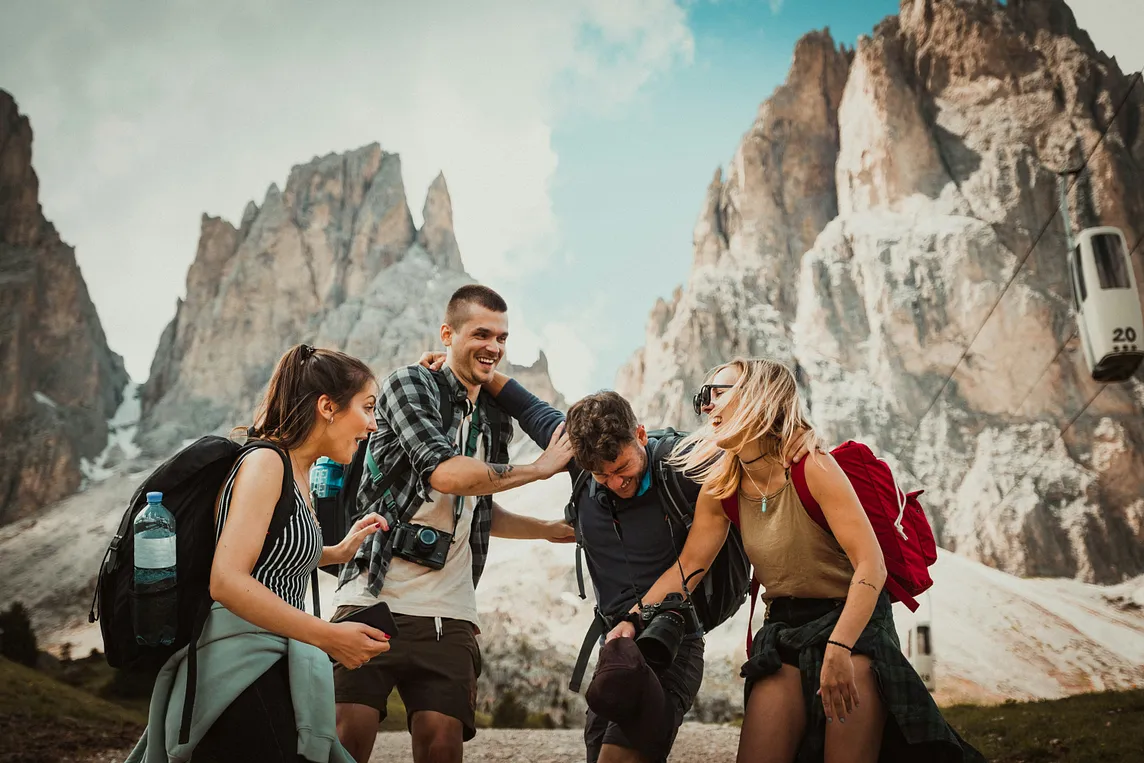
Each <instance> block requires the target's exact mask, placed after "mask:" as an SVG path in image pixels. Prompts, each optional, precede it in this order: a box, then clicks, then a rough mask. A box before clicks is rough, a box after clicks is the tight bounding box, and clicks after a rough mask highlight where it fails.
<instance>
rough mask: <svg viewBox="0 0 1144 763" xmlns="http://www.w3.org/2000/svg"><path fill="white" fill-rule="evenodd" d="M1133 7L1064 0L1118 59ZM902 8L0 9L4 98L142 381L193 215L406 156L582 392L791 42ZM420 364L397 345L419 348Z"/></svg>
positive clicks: (181, 1)
mask: <svg viewBox="0 0 1144 763" xmlns="http://www.w3.org/2000/svg"><path fill="white" fill-rule="evenodd" d="M1138 2H1139V0H1074V2H1072V3H1070V5H1071V7H1072V8H1073V9H1074V12H1075V13H1076V15H1077V18H1078V21H1079V22H1080V24H1081V26H1082V27H1084V28H1086V29H1088V31H1089V32H1090V34H1091V35H1092V37H1093V39H1094V41H1095V42H1096V44H1097V47H1100V48H1103V49H1104V50H1105V51H1106V52H1108V53H1110V54H1113V55H1116V56H1117V57H1118V60H1119V61H1120V65H1121V68H1122V69H1123V70H1125V71H1135V70H1137V69H1139V68H1141V67H1142V66H1144V46H1140V45H1139V44H1138V34H1137V33H1136V32H1133V31H1132V30H1131V29H1130V27H1131V26H1132V25H1127V24H1124V23H1123V19H1125V18H1131V17H1135V16H1136V15H1138V9H1137V3H1138ZM897 7H898V3H897V2H896V0H803V2H794V1H793V0H790V1H787V2H784V0H624V2H617V1H616V0H543V1H541V0H495V2H492V1H490V2H484V3H474V2H466V1H465V0H417V1H416V2H412V1H410V2H368V1H366V0H343V1H341V2H335V3H313V2H308V1H306V0H229V1H228V2H221V1H220V0H170V1H168V2H163V3H139V2H136V1H135V0H107V1H104V2H99V1H93V2H74V1H73V0H37V1H36V2H26V1H25V0H0V18H2V19H3V20H4V23H3V24H2V25H0V88H4V89H6V90H8V91H9V92H11V93H12V94H13V95H14V96H15V98H16V101H17V103H18V104H19V107H20V109H21V111H22V112H23V113H24V114H26V115H28V117H29V118H30V120H31V122H32V129H33V132H34V135H35V138H34V141H35V142H34V146H33V162H34V165H35V169H36V171H37V174H38V175H39V178H40V199H41V203H42V204H43V207H44V211H45V214H46V216H47V217H48V219H49V220H51V221H52V222H53V223H55V225H56V227H57V229H58V230H59V231H60V234H61V236H62V237H63V238H64V240H65V241H67V242H68V243H70V244H72V245H73V246H74V247H75V249H76V258H77V260H78V262H79V264H80V267H81V269H82V271H83V275H84V278H85V280H86V282H87V284H88V288H89V290H90V292H91V296H92V299H93V301H94V302H95V305H96V307H97V309H98V311H99V315H100V318H101V320H102V323H103V327H104V330H105V332H106V334H107V336H108V341H109V343H110V345H111V347H112V349H113V350H115V351H116V352H119V353H120V354H122V355H123V356H124V358H125V361H126V364H127V368H128V371H129V372H130V374H131V376H132V378H133V379H135V380H136V381H143V380H145V379H146V377H147V375H148V373H149V369H150V364H151V360H152V357H153V355H154V353H155V349H156V346H157V344H158V340H159V335H160V333H161V332H162V330H163V327H164V326H165V325H166V324H167V323H168V322H169V321H170V319H171V318H172V317H173V315H174V310H175V304H176V299H177V298H179V297H181V296H183V294H184V292H185V280H186V272H187V268H188V267H189V266H190V264H191V262H192V260H193V258H194V254H195V247H196V244H197V240H198V233H199V224H200V218H201V215H202V214H203V213H206V214H210V215H215V216H222V217H224V218H226V219H229V220H231V221H232V222H234V223H236V224H237V223H238V221H239V220H240V218H241V215H242V210H243V208H244V207H245V206H246V203H247V202H248V201H251V200H254V201H256V202H258V203H261V201H262V199H263V197H264V196H265V194H266V189H267V188H268V187H269V186H270V184H271V183H277V184H278V185H279V186H280V187H281V186H282V185H283V184H284V182H285V179H286V176H287V174H288V173H289V170H290V168H291V167H292V166H294V165H296V164H300V163H304V162H307V161H309V160H310V159H311V158H313V157H315V156H321V155H324V154H327V153H329V152H343V151H347V150H351V149H354V148H358V147H360V146H363V145H366V144H368V143H372V142H375V141H376V142H378V143H380V145H381V147H382V148H383V149H384V150H386V151H390V152H395V153H399V154H400V155H401V159H402V168H403V175H404V180H405V187H406V193H407V196H408V200H409V206H410V208H411V210H412V211H413V215H414V220H415V222H417V223H418V224H419V223H420V216H421V207H422V204H423V202H424V196H425V192H426V190H427V188H428V186H429V183H430V182H431V181H432V179H433V178H434V177H435V176H436V175H437V173H438V172H444V174H445V178H446V181H447V183H448V186H449V189H450V193H451V196H452V201H453V209H454V221H455V228H456V234H457V239H458V242H459V244H460V248H461V255H462V258H463V260H464V261H465V265H466V268H467V270H468V271H469V272H470V274H472V275H473V276H474V277H475V278H477V279H478V280H479V281H481V282H483V283H487V284H488V285H490V286H492V287H493V288H495V289H497V290H498V291H500V292H501V293H502V294H503V295H504V296H505V297H506V299H507V300H508V302H509V305H510V330H511V334H512V336H511V338H510V344H509V357H510V359H511V360H513V362H516V363H529V362H531V361H532V360H533V359H534V358H535V357H536V353H537V351H538V350H539V349H540V348H543V349H544V350H545V352H546V354H547V355H548V357H549V362H550V367H551V371H552V376H553V380H554V382H555V383H556V386H557V387H558V388H559V389H560V390H561V391H562V392H564V393H565V395H567V396H569V397H571V398H572V399H575V398H577V397H579V396H581V395H583V394H585V393H587V392H591V391H593V390H595V389H599V388H602V387H608V386H610V385H611V384H612V383H613V381H614V378H615V373H616V371H617V370H618V368H619V367H620V365H621V364H622V363H624V362H625V361H626V360H627V359H628V358H629V357H630V356H631V355H632V353H633V352H634V351H636V350H637V349H638V348H639V347H640V346H641V345H642V344H643V342H644V336H645V324H646V320H647V316H648V314H649V312H650V310H651V308H652V306H653V305H654V303H655V300H656V298H657V297H665V298H666V297H669V296H670V294H671V292H672V290H673V289H674V288H675V287H676V286H678V285H680V284H681V283H683V282H684V281H685V279H686V277H687V274H688V272H689V270H690V267H691V256H692V253H691V231H692V228H693V226H694V223H695V219H696V216H697V215H698V213H699V211H700V207H701V204H702V202H703V198H704V195H705V192H706V188H707V185H708V183H709V182H710V180H711V177H712V175H713V174H714V172H715V171H716V170H717V169H718V168H719V167H721V166H723V165H724V164H725V163H726V162H727V161H728V160H729V159H730V158H731V156H732V154H733V153H734V151H735V148H736V146H737V144H738V142H739V140H740V138H741V137H742V135H743V133H744V132H746V130H747V129H748V128H749V127H750V125H751V122H752V121H753V119H754V116H755V114H756V112H757V110H758V107H759V105H760V104H761V102H762V101H763V100H765V99H766V98H767V96H769V95H770V93H771V92H772V91H773V90H774V88H775V87H776V86H777V85H779V84H781V82H782V81H783V80H784V79H785V77H786V73H787V69H788V68H789V65H790V58H791V54H792V52H793V49H794V44H795V42H796V41H797V40H798V38H799V37H801V36H802V35H803V34H804V33H806V32H808V31H811V30H814V29H821V28H823V27H827V26H828V27H829V28H830V30H831V32H832V34H833V35H834V38H835V40H836V42H840V43H846V44H847V45H850V46H852V45H854V43H855V42H856V40H857V38H858V36H859V35H860V34H867V33H869V32H870V31H871V30H872V28H873V26H874V25H875V24H876V23H877V22H878V21H880V20H881V19H882V18H884V17H885V16H887V15H889V14H892V13H895V12H896V11H897ZM410 360H411V361H412V360H413V359H412V358H411V359H410Z"/></svg>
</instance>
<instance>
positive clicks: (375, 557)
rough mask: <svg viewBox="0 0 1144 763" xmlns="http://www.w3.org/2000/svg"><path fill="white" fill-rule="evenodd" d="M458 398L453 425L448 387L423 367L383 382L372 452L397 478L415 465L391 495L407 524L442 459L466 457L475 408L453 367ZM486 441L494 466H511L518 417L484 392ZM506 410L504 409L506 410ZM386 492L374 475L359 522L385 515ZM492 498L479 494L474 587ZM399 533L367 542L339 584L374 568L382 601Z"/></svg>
mask: <svg viewBox="0 0 1144 763" xmlns="http://www.w3.org/2000/svg"><path fill="white" fill-rule="evenodd" d="M442 372H443V373H444V374H445V378H446V379H447V381H448V385H447V386H448V387H449V388H450V389H451V390H452V393H453V420H452V421H449V422H443V421H442V420H441V407H440V390H439V388H438V386H437V382H436V381H435V380H434V378H433V374H432V372H431V371H429V370H428V369H426V368H423V367H421V366H405V367H404V368H399V369H397V370H396V371H394V372H393V373H391V374H390V375H389V376H387V377H386V378H385V380H384V381H383V382H382V384H381V397H380V399H379V400H378V404H377V431H376V432H374V433H373V434H372V435H370V440H369V448H370V450H371V451H372V452H373V456H374V459H375V460H376V461H377V463H378V465H379V466H380V468H381V471H382V473H383V474H389V473H391V471H392V470H393V469H395V468H397V467H398V466H399V465H400V464H401V463H402V462H407V463H409V464H410V466H411V468H410V469H409V470H408V471H407V472H406V473H405V474H403V475H402V476H401V477H400V478H398V479H397V481H396V482H394V484H393V486H392V488H391V489H390V493H391V495H392V496H393V499H394V501H395V502H396V503H397V507H398V510H399V511H400V512H401V513H402V518H403V519H404V520H406V521H408V520H409V518H410V517H412V515H413V514H414V513H416V511H417V509H418V508H420V507H421V506H422V505H423V504H425V503H426V502H428V501H429V497H430V494H431V493H432V491H433V488H432V487H431V486H430V484H429V478H430V476H431V475H432V474H433V470H435V469H436V468H437V467H438V466H439V465H440V464H441V462H442V461H446V460H448V459H450V458H452V457H454V456H457V455H460V450H459V449H458V447H457V445H456V443H457V432H458V430H459V429H460V427H461V421H462V420H463V419H464V417H465V415H466V414H467V412H468V411H469V410H470V408H471V403H470V402H469V400H468V392H467V390H466V389H465V387H464V385H462V384H461V382H460V381H459V380H458V379H457V377H456V376H455V375H454V374H453V371H452V369H450V368H449V367H448V366H446V367H445V368H444V369H443V371H442ZM477 406H478V408H479V419H480V427H481V438H482V442H483V447H484V452H485V460H486V461H487V462H488V463H495V464H507V463H508V444H509V441H510V440H511V439H512V420H511V419H510V418H509V417H508V416H507V415H503V414H502V415H499V416H495V417H494V416H490V415H489V413H488V412H489V411H490V409H491V408H493V407H495V406H496V402H495V401H494V400H493V398H492V397H491V396H490V395H488V394H487V393H485V392H483V391H482V392H481V394H480V396H479V397H478V398H477ZM498 412H499V409H498ZM492 426H499V427H500V433H499V438H498V439H499V447H498V448H497V450H498V452H497V453H492V452H491V451H492ZM382 495H383V494H382V493H379V492H378V491H377V490H376V487H375V485H374V484H373V482H372V480H370V478H369V474H368V472H367V473H366V474H364V475H363V476H362V480H361V484H360V486H359V488H358V497H357V507H358V511H357V514H356V515H355V517H354V519H355V521H356V519H357V518H359V517H361V516H364V515H365V514H367V513H368V512H370V511H377V512H378V513H379V514H380V513H382V508H383V507H382V505H381V500H382ZM492 508H493V500H492V496H490V495H486V496H479V497H478V498H477V503H476V506H475V507H474V510H473V522H472V526H471V531H470V534H469V546H470V547H471V549H472V552H473V585H474V586H476V584H477V583H478V582H480V579H481V573H482V572H484V569H485V563H486V561H487V560H488V553H489V534H490V530H491V529H492ZM392 536H393V534H392V532H385V533H382V532H378V533H374V534H373V535H371V536H370V537H368V538H366V539H365V541H364V542H363V543H362V545H361V548H359V549H358V552H357V554H355V555H354V558H353V559H352V560H350V562H349V563H348V564H346V565H345V567H344V568H343V569H342V573H341V576H340V577H339V580H338V587H339V588H340V587H341V586H343V585H345V584H346V583H348V582H350V581H351V580H353V579H355V578H356V577H357V576H358V575H360V574H361V572H362V571H363V570H365V571H368V578H367V580H366V586H367V588H368V590H369V592H370V593H371V594H373V595H374V596H376V595H377V594H378V592H379V591H380V590H381V588H382V586H383V585H384V584H385V575H386V573H387V572H388V571H389V565H390V562H391V560H392V558H393V544H392V542H391V541H392Z"/></svg>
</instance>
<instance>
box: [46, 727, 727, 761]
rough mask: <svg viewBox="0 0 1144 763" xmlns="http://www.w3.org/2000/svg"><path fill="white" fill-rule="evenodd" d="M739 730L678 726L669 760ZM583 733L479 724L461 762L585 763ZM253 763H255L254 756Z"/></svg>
mask: <svg viewBox="0 0 1144 763" xmlns="http://www.w3.org/2000/svg"><path fill="white" fill-rule="evenodd" d="M738 744H739V729H737V728H734V727H730V726H715V725H708V724H702V723H685V724H683V726H682V727H681V728H680V729H679V736H678V737H677V738H676V740H675V748H674V749H673V750H672V752H671V757H670V758H668V762H669V763H720V762H721V761H728V760H734V759H735V750H736V749H737V748H738ZM129 751H130V750H118V751H113V752H112V751H108V752H103V753H97V754H92V755H88V756H84V757H79V758H67V759H66V760H67V761H68V763H71V762H72V761H75V763H119V761H122V760H123V758H124V756H125V755H126V754H127V753H128V752H129ZM412 760H413V754H412V752H410V748H409V734H408V733H406V732H404V731H395V732H387V733H383V734H378V735H377V744H375V745H374V747H373V755H372V756H371V757H370V763H401V762H402V761H412ZM583 761H584V732H583V730H581V729H557V730H554V731H535V730H528V729H481V730H480V731H479V732H477V736H476V738H475V739H474V740H473V741H471V742H469V743H468V744H466V745H465V763H583ZM252 763H254V762H253V761H252Z"/></svg>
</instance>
